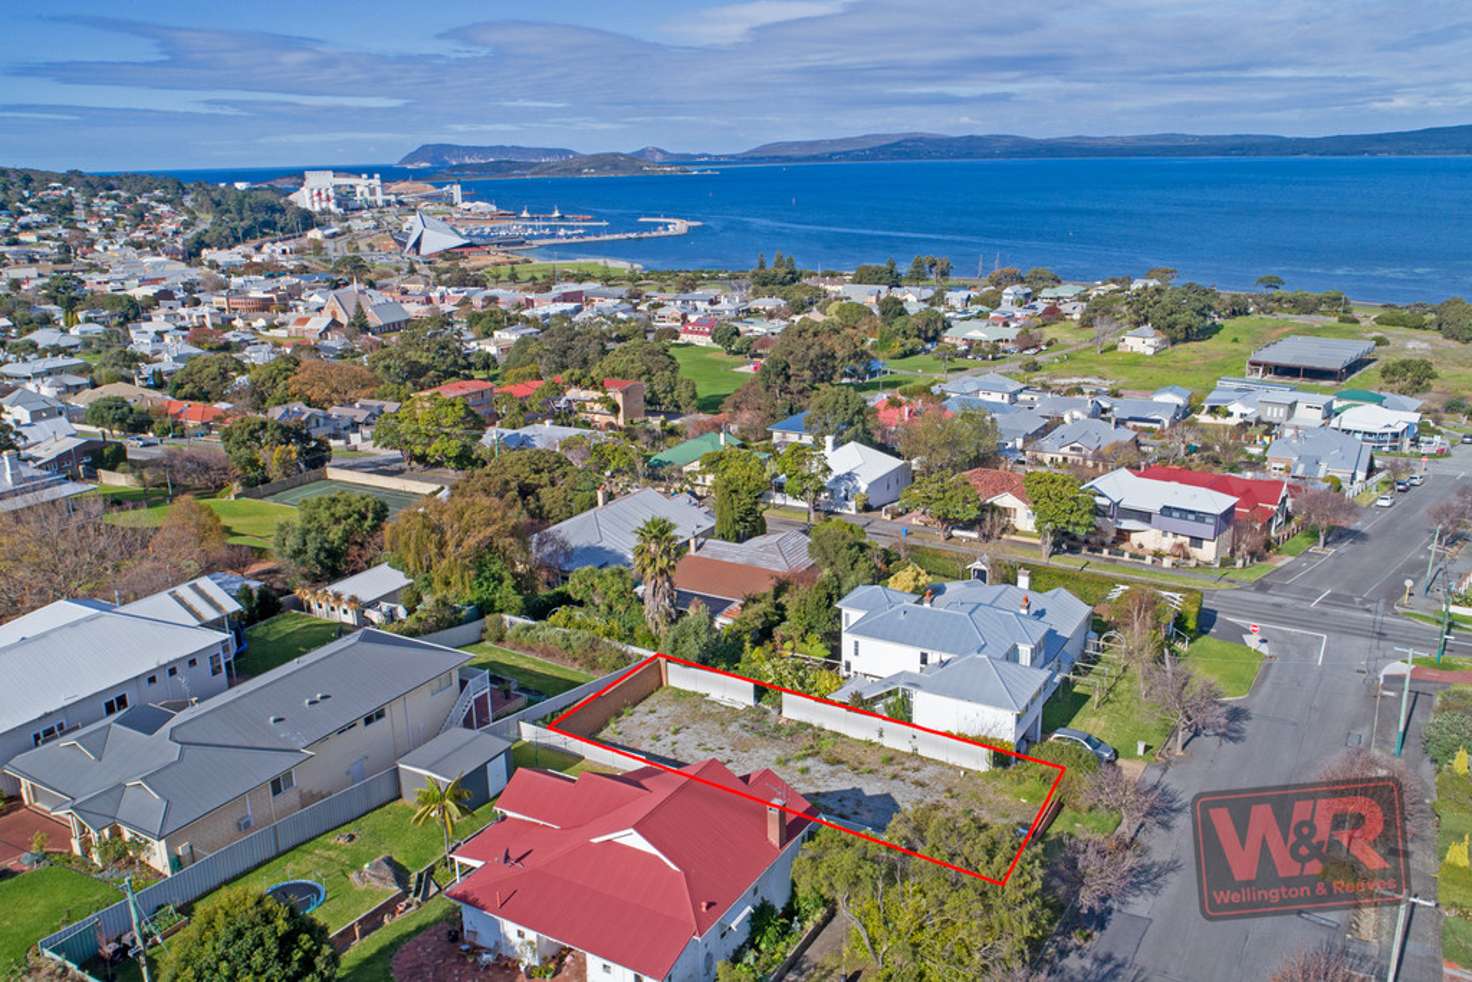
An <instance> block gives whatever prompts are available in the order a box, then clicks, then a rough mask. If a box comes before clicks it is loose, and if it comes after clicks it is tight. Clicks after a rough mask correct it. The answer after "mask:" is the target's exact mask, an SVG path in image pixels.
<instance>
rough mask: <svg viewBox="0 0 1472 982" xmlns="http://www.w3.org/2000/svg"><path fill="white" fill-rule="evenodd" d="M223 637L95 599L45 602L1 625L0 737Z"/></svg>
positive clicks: (208, 647) (206, 647) (211, 646)
mask: <svg viewBox="0 0 1472 982" xmlns="http://www.w3.org/2000/svg"><path fill="white" fill-rule="evenodd" d="M227 638H228V636H227V635H225V634H223V633H221V632H219V631H211V630H207V629H205V628H202V627H196V626H192V625H190V626H185V625H183V624H178V623H170V622H168V621H163V620H156V619H154V618H150V617H142V616H138V615H136V614H130V613H125V612H123V611H121V610H112V609H108V608H107V605H100V606H99V604H98V603H97V602H96V601H77V600H58V601H56V602H55V603H51V604H47V605H46V606H45V607H42V608H40V609H39V610H35V611H32V612H31V613H29V614H27V615H26V616H24V617H20V618H17V619H16V620H14V621H11V622H10V623H9V624H6V625H4V627H3V628H0V733H3V732H5V731H7V730H10V729H12V728H14V727H17V726H22V725H24V724H27V723H30V722H31V721H33V720H35V719H36V718H38V717H40V716H44V715H46V714H47V713H52V712H56V711H57V710H59V709H62V708H64V707H66V706H70V705H72V704H73V703H75V702H77V701H78V700H80V699H85V698H88V697H90V696H93V695H96V694H97V693H99V692H102V691H103V690H105V689H110V688H112V687H114V686H117V685H119V684H121V683H123V682H126V681H128V680H129V679H133V678H137V677H138V676H140V675H143V674H145V673H147V672H149V671H150V670H152V669H156V668H158V667H159V666H161V665H164V664H167V663H169V662H173V661H176V660H178V659H180V658H185V657H188V656H189V655H195V654H199V653H201V652H204V651H207V650H209V651H212V650H214V649H215V648H217V647H218V646H219V645H220V644H221V642H223V641H225V640H227Z"/></svg>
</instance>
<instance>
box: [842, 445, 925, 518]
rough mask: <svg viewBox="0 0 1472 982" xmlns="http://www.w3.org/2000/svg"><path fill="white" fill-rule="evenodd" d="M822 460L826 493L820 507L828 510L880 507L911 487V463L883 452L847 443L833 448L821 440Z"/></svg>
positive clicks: (897, 498) (855, 510)
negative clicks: (826, 477) (824, 464)
mask: <svg viewBox="0 0 1472 982" xmlns="http://www.w3.org/2000/svg"><path fill="white" fill-rule="evenodd" d="M823 457H824V459H825V460H826V461H827V462H828V474H829V477H828V490H827V491H826V492H825V494H824V501H823V507H825V508H827V509H829V510H831V511H846V512H859V511H863V510H864V509H865V508H882V507H884V506H885V505H888V504H891V503H893V502H895V501H898V500H899V497H900V492H901V491H903V490H904V489H905V488H907V487H909V486H910V481H911V479H912V475H911V473H910V462H909V461H907V460H901V459H900V458H898V457H893V456H891V455H889V454H887V453H884V452H883V451H882V450H875V449H874V448H873V447H868V446H865V445H864V444H862V443H858V442H856V441H852V440H851V441H849V442H848V443H845V444H843V445H842V446H834V443H833V438H832V437H831V436H830V437H825V438H824V448H823Z"/></svg>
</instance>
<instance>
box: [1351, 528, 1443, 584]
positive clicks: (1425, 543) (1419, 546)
mask: <svg viewBox="0 0 1472 982" xmlns="http://www.w3.org/2000/svg"><path fill="white" fill-rule="evenodd" d="M1430 545H1431V539H1430V538H1429V537H1428V538H1426V539H1424V540H1423V541H1421V542H1420V543H1418V544H1417V545H1416V547H1415V548H1414V549H1412V550H1411V551H1410V552H1408V553H1406V556H1405V558H1404V559H1402V560H1401V561H1400V562H1398V563H1396V564H1395V565H1394V566H1392V567H1390V572H1388V573H1386V574H1385V575H1384V576H1382V577H1380V579H1378V580H1376V581H1375V585H1374V586H1372V587H1370V589H1368V590H1366V591H1365V592H1364V596H1366V597H1368V596H1371V595H1373V594H1374V592H1375V591H1376V590H1378V589H1380V584H1382V583H1384V582H1385V581H1386V580H1388V579H1390V578H1391V577H1392V576H1394V575H1395V574H1396V573H1398V572H1400V568H1401V567H1402V566H1404V565H1405V564H1406V563H1408V562H1410V561H1411V557H1412V556H1414V555H1415V554H1416V553H1418V552H1421V551H1423V550H1425V549H1426V548H1427V547H1428V546H1430ZM1409 579H1415V577H1409Z"/></svg>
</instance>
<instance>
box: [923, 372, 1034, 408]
mask: <svg viewBox="0 0 1472 982" xmlns="http://www.w3.org/2000/svg"><path fill="white" fill-rule="evenodd" d="M1026 388H1027V386H1025V385H1023V384H1022V383H1021V382H1019V381H1017V380H1016V379H1011V378H1008V377H1007V376H1005V375H999V374H997V373H996V372H987V373H986V374H984V375H962V376H961V377H960V378H953V379H948V380H946V381H944V382H942V383H941V384H940V385H939V386H938V387H937V389H936V391H937V392H941V393H944V394H945V395H948V396H969V397H970V398H972V399H981V400H984V401H986V402H1001V403H1014V402H1016V401H1017V399H1018V397H1019V396H1021V395H1022V392H1023V390H1025V389H1026Z"/></svg>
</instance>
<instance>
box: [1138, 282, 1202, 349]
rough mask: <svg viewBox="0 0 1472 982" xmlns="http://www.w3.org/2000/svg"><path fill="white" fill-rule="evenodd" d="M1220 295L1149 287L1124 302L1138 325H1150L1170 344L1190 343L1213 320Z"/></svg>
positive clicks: (1192, 288)
mask: <svg viewBox="0 0 1472 982" xmlns="http://www.w3.org/2000/svg"><path fill="white" fill-rule="evenodd" d="M1221 302H1222V301H1221V296H1220V295H1219V294H1218V293H1217V292H1216V291H1215V290H1213V289H1211V288H1210V287H1205V286H1199V285H1197V284H1195V283H1187V284H1185V285H1184V286H1152V287H1148V288H1146V289H1144V290H1137V291H1135V292H1134V293H1132V294H1130V295H1129V297H1128V298H1127V299H1126V303H1127V305H1128V306H1129V309H1130V311H1131V313H1132V315H1133V317H1134V319H1135V321H1136V322H1137V323H1140V324H1149V325H1150V326H1151V327H1154V328H1155V329H1156V330H1157V331H1159V332H1160V333H1161V334H1164V335H1165V336H1166V337H1168V338H1170V339H1171V340H1172V341H1175V342H1181V341H1191V340H1194V339H1195V338H1196V337H1197V336H1198V335H1200V334H1201V333H1202V332H1203V331H1204V330H1205V329H1206V328H1207V327H1208V326H1209V325H1210V324H1211V323H1212V322H1213V321H1215V320H1216V316H1217V308H1218V307H1219V306H1220V305H1221Z"/></svg>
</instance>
